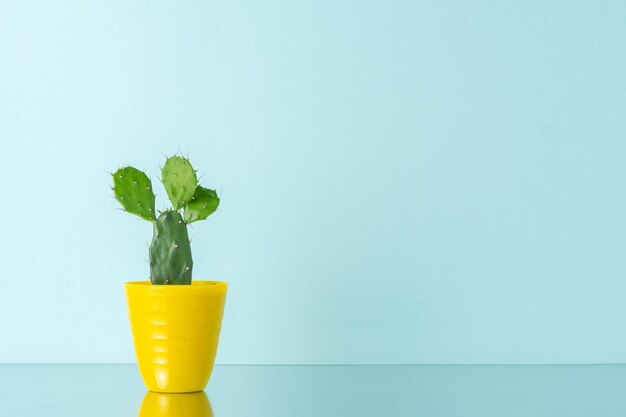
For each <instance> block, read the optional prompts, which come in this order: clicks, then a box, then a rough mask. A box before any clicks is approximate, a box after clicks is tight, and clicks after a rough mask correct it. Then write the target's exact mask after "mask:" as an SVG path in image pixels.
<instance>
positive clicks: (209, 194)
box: [185, 186, 220, 223]
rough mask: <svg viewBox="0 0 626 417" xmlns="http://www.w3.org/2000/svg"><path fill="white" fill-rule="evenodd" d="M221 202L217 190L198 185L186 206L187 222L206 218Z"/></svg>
mask: <svg viewBox="0 0 626 417" xmlns="http://www.w3.org/2000/svg"><path fill="white" fill-rule="evenodd" d="M219 204H220V199H219V197H218V196H217V193H216V192H215V190H209V189H208V188H204V187H201V186H198V187H197V188H196V193H195V194H194V195H193V197H192V198H191V201H190V202H189V203H187V206H186V207H185V222H187V223H193V222H195V221H198V220H204V219H206V218H207V217H209V216H210V215H211V214H213V212H215V210H217V206H218V205H219Z"/></svg>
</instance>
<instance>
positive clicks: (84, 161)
mask: <svg viewBox="0 0 626 417" xmlns="http://www.w3.org/2000/svg"><path fill="white" fill-rule="evenodd" d="M205 3H208V2H200V1H198V2H195V3H193V2H152V1H151V2H140V1H134V2H128V1H106V2H103V1H94V2H87V1H85V2H69V1H68V2H62V1H54V2H52V1H51V2H37V3H35V2H29V1H19V2H17V1H16V2H11V3H10V4H8V3H6V2H3V3H2V5H1V6H0V170H1V171H0V178H1V184H2V186H1V188H0V189H1V197H0V199H1V203H2V204H1V206H2V211H1V216H0V231H1V232H0V259H1V260H2V267H1V272H0V284H1V289H0V362H131V361H133V360H134V357H133V351H132V344H131V339H130V336H129V329H128V323H127V319H126V310H125V308H126V307H125V301H124V298H123V297H124V296H123V291H122V285H123V283H124V282H125V281H128V280H136V279H143V278H146V277H147V274H148V269H147V265H146V263H145V262H144V259H145V258H146V257H147V246H146V244H147V242H148V241H149V240H150V237H151V228H150V225H149V224H148V223H145V222H142V221H140V220H136V219H135V218H132V217H131V216H128V215H126V214H125V213H121V212H119V211H117V210H115V208H116V207H117V203H116V201H114V200H113V199H112V198H111V193H110V191H109V188H108V186H109V177H108V175H107V174H106V171H110V170H113V169H115V168H117V167H118V166H119V165H120V164H133V165H135V166H137V167H138V168H141V169H145V170H146V171H148V172H149V173H150V174H151V175H152V177H153V179H155V181H156V176H157V173H158V166H159V164H160V163H161V162H162V160H163V158H162V156H161V153H162V152H163V153H173V152H175V151H176V150H177V149H178V148H179V147H180V149H181V150H183V151H184V152H185V153H187V152H188V153H189V155H190V157H191V158H192V162H193V163H195V165H196V166H197V167H198V168H199V169H200V171H201V172H204V173H205V176H204V179H205V184H206V185H208V186H212V187H216V188H217V189H218V190H221V193H222V205H221V209H220V210H219V211H218V213H217V214H215V215H214V216H213V217H211V218H210V220H209V221H207V222H204V223H199V224H197V226H194V228H193V231H192V236H193V250H194V255H195V270H194V272H195V277H196V278H197V279H222V280H227V281H229V282H230V284H231V286H230V292H229V299H228V303H227V311H226V317H225V321H224V330H223V337H222V343H221V346H220V352H219V356H218V361H219V362H220V363H475V362H478V363H500V362H509V363H544V362H556V363H563V362H624V361H626V273H625V271H626V256H625V254H626V25H624V22H625V21H626V7H624V3H622V2H617V1H613V2H611V1H605V2H591V1H587V2H580V1H548V2H546V1H529V2H497V1H493V2H488V1H472V2H462V1H458V2H448V1H440V0H438V1H431V2H413V1H404V2H403V1H380V2H349V1H335V0H333V1H330V0H329V1H317V2H309V4H304V2H286V1H285V2H281V1H273V2H272V1H270V2H258V1H253V2H246V3H244V2H235V1H233V2H219V3H217V2H213V3H211V4H205ZM157 201H158V205H159V206H160V205H161V204H164V202H165V200H164V192H160V194H159V195H158V196H157Z"/></svg>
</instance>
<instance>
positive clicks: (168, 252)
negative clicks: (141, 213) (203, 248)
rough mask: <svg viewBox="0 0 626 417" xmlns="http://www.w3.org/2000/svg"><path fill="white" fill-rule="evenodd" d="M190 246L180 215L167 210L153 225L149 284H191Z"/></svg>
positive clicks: (185, 227)
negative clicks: (150, 282)
mask: <svg viewBox="0 0 626 417" xmlns="http://www.w3.org/2000/svg"><path fill="white" fill-rule="evenodd" d="M192 268H193V261H192V259H191V246H190V244H189V235H188V234H187V225H186V224H185V222H184V221H183V217H182V216H181V215H180V213H178V212H176V211H173V210H168V211H164V212H163V213H161V215H160V216H159V218H158V219H157V220H156V222H155V223H154V236H153V238H152V243H151V244H150V280H151V281H152V283H153V284H162V285H163V284H177V285H179V284H187V285H188V284H191V270H192Z"/></svg>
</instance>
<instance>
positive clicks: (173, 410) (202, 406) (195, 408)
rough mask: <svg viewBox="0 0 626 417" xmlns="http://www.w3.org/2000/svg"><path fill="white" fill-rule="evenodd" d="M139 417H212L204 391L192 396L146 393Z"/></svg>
mask: <svg viewBox="0 0 626 417" xmlns="http://www.w3.org/2000/svg"><path fill="white" fill-rule="evenodd" d="M139 417H213V410H212V409H211V403H210V402H209V397H207V395H206V393H205V392H204V391H201V392H194V393H192V394H165V393H159V392H148V393H147V394H146V396H145V397H144V398H143V403H141V409H140V410H139Z"/></svg>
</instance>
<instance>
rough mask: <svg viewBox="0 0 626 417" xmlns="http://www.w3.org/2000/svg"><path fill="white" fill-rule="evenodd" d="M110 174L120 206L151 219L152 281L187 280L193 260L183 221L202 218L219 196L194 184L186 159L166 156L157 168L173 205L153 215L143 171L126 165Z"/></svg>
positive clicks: (151, 196) (149, 186) (152, 201)
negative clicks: (162, 163) (161, 166)
mask: <svg viewBox="0 0 626 417" xmlns="http://www.w3.org/2000/svg"><path fill="white" fill-rule="evenodd" d="M111 175H112V176H113V192H114V194H115V198H116V199H117V201H119V203H120V204H121V205H122V208H123V210H124V211H127V212H128V213H131V214H135V215H137V216H139V217H141V218H142V219H144V220H147V221H149V222H151V223H153V237H152V242H151V243H150V281H152V284H154V285H168V284H172V285H181V284H182V285H189V284H191V274H192V269H193V260H192V258H191V245H190V242H189V234H188V232H187V225H188V224H190V223H193V222H196V221H199V220H204V219H206V218H207V217H209V216H210V215H211V214H213V213H214V212H215V210H217V207H218V206H219V203H220V199H219V197H218V195H217V193H216V192H215V190H210V189H208V188H204V187H202V186H200V185H198V178H197V176H196V171H195V170H194V169H193V166H192V165H191V163H190V162H189V160H188V159H186V158H184V157H182V156H172V157H169V158H167V160H166V161H165V164H164V165H163V168H162V170H161V181H162V182H163V186H164V187H165V191H166V192H167V195H168V197H169V199H170V201H171V202H172V206H173V207H172V208H171V209H166V210H164V211H162V212H160V213H159V215H158V217H157V213H156V212H155V209H154V204H155V195H154V191H153V190H152V182H151V181H150V178H148V176H147V175H146V174H145V173H143V172H142V171H140V170H138V169H136V168H133V167H130V166H126V167H123V168H120V169H118V170H117V171H116V172H115V173H113V174H111ZM180 210H183V214H181V213H180Z"/></svg>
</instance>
